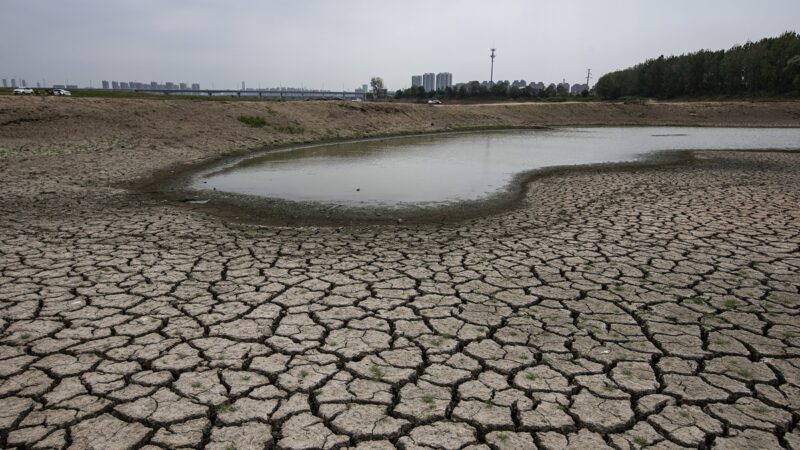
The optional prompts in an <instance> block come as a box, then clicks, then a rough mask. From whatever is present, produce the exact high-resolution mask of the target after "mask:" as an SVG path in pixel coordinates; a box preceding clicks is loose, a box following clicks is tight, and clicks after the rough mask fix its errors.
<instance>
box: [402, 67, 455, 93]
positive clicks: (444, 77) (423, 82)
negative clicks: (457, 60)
mask: <svg viewBox="0 0 800 450" xmlns="http://www.w3.org/2000/svg"><path fill="white" fill-rule="evenodd" d="M411 86H414V87H417V86H422V88H423V89H425V92H433V91H443V90H445V89H446V88H449V87H452V86H453V74H452V73H450V72H440V73H437V74H434V73H432V72H431V73H425V74H422V75H413V76H411Z"/></svg>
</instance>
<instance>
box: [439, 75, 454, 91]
mask: <svg viewBox="0 0 800 450" xmlns="http://www.w3.org/2000/svg"><path fill="white" fill-rule="evenodd" d="M452 85H453V74H452V73H450V72H441V73H437V74H436V90H437V91H443V90H445V88H449V87H451V86H452Z"/></svg>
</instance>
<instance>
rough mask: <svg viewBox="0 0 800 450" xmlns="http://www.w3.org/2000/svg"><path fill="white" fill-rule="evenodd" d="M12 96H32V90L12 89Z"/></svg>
mask: <svg viewBox="0 0 800 450" xmlns="http://www.w3.org/2000/svg"><path fill="white" fill-rule="evenodd" d="M14 95H33V89H31V88H16V89H14Z"/></svg>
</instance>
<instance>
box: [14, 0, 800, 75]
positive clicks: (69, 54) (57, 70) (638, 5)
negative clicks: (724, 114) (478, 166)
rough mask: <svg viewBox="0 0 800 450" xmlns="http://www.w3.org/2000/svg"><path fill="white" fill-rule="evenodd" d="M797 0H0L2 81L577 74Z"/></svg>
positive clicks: (771, 21)
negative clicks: (491, 54)
mask: <svg viewBox="0 0 800 450" xmlns="http://www.w3.org/2000/svg"><path fill="white" fill-rule="evenodd" d="M799 17H800V1H799V0H760V1H753V0H724V1H723V0H713V1H712V0H689V1H685V0H669V1H656V0H652V1H651V0H604V1H598V0H591V1H578V0H574V1H563V0H562V1H536V0H529V1H522V0H520V1H513V0H493V1H490V0H482V1H472V0H458V1H456V0H452V1H444V0H439V1H437V0H421V1H417V0H409V1H388V0H387V1H384V0H371V1H361V0H336V1H334V0H327V1H323V0H316V1H311V0H308V1H302V0H292V1H288V0H286V1H268V0H242V1H223V0H219V1H213V0H70V1H63V0H2V3H1V4H0V77H2V78H11V77H17V78H25V79H27V80H28V82H29V84H34V83H35V82H36V81H37V80H38V81H42V80H45V81H46V83H47V84H53V83H59V84H61V83H65V82H66V81H67V80H69V82H70V83H73V84H80V85H88V84H89V82H90V81H91V82H92V84H93V85H94V86H98V85H99V84H100V80H104V79H105V80H120V81H145V82H148V81H151V80H154V81H159V82H164V81H175V82H180V81H185V82H189V83H192V82H198V83H200V84H201V85H202V87H204V88H206V87H211V85H212V83H213V85H214V87H216V88H234V87H236V86H238V85H239V84H240V83H241V81H246V82H247V85H248V87H258V86H259V84H260V86H262V87H267V86H305V87H308V88H322V87H324V88H326V89H334V90H338V89H341V88H342V86H344V87H345V88H347V89H352V88H354V87H357V86H360V85H361V84H362V83H367V82H368V81H369V78H370V77H371V76H381V77H383V78H384V80H385V81H386V84H387V87H389V88H390V89H396V88H404V87H407V86H409V85H410V83H411V75H412V74H421V73H423V72H452V73H453V81H454V82H456V83H457V82H464V81H469V80H486V79H488V78H489V49H490V48H491V47H492V46H494V47H497V59H496V60H495V80H497V79H509V80H514V79H520V78H523V79H525V80H527V81H528V82H530V81H545V82H548V83H549V82H554V81H560V80H561V79H562V78H566V80H567V81H569V82H573V83H574V82H579V81H580V80H581V79H583V78H585V76H586V69H587V68H589V67H591V68H592V72H593V73H595V74H597V75H601V74H603V73H606V72H609V71H612V70H615V69H620V68H625V67H629V66H631V65H633V64H636V63H638V62H641V61H643V60H645V59H647V58H651V57H657V56H658V55H661V54H664V55H670V54H679V53H683V52H688V51H694V50H698V49H702V48H708V49H715V50H716V49H722V48H729V47H731V46H733V45H735V44H743V43H745V42H747V41H748V40H757V39H760V38H762V37H767V36H776V35H778V34H780V33H782V32H784V31H787V30H792V31H798V26H800V25H799V24H800V22H798V18H799Z"/></svg>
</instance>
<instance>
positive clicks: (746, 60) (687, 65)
mask: <svg viewBox="0 0 800 450" xmlns="http://www.w3.org/2000/svg"><path fill="white" fill-rule="evenodd" d="M595 91H596V93H597V95H599V96H600V97H602V98H605V99H616V98H619V97H625V96H635V97H654V98H676V97H709V96H783V95H800V36H798V34H797V33H794V32H787V33H784V34H782V35H781V36H779V37H776V38H766V39H762V40H760V41H758V42H748V43H747V44H745V45H740V46H736V47H733V48H731V49H729V50H727V51H726V50H719V51H709V50H701V51H699V52H695V53H690V54H688V55H681V56H670V57H667V58H665V57H664V56H660V57H659V58H657V59H651V60H648V61H647V62H645V63H642V64H639V65H636V66H634V67H631V68H629V69H625V70H620V71H617V72H612V73H609V74H606V75H603V76H602V77H601V78H600V79H599V80H598V81H597V85H596V86H595Z"/></svg>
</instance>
